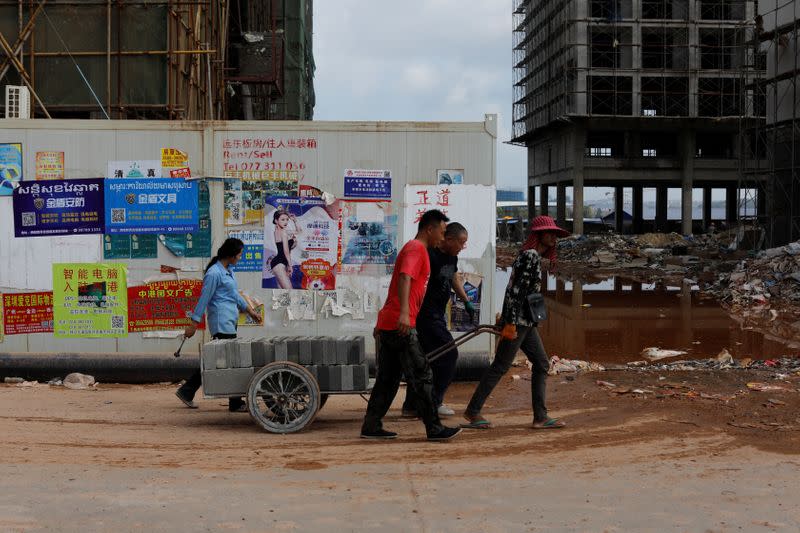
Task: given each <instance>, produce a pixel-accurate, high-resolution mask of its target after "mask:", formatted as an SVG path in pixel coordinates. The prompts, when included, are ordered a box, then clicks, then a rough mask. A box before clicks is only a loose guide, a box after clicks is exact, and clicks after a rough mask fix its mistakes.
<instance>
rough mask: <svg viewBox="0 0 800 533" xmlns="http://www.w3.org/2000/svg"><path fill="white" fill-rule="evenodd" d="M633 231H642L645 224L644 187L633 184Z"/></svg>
mask: <svg viewBox="0 0 800 533" xmlns="http://www.w3.org/2000/svg"><path fill="white" fill-rule="evenodd" d="M631 215H633V232H634V233H641V232H642V226H643V224H644V187H642V186H641V185H634V186H633V213H631Z"/></svg>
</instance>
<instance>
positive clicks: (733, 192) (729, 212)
mask: <svg viewBox="0 0 800 533" xmlns="http://www.w3.org/2000/svg"><path fill="white" fill-rule="evenodd" d="M738 210H739V190H738V189H737V188H736V185H728V186H727V187H725V220H726V221H727V222H728V226H731V225H733V224H736V220H737V219H738V218H739V217H738V216H737V214H738Z"/></svg>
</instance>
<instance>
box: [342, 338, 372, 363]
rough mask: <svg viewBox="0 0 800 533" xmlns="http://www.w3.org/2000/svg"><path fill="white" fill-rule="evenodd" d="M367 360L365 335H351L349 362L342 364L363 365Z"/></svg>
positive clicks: (348, 353)
mask: <svg viewBox="0 0 800 533" xmlns="http://www.w3.org/2000/svg"><path fill="white" fill-rule="evenodd" d="M366 360H367V346H366V339H364V337H363V336H358V337H350V350H349V351H348V352H347V362H346V363H342V364H348V365H361V364H364V362H365V361H366Z"/></svg>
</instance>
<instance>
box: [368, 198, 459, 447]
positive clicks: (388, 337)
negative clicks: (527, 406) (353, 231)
mask: <svg viewBox="0 0 800 533" xmlns="http://www.w3.org/2000/svg"><path fill="white" fill-rule="evenodd" d="M448 221H449V219H448V218H447V217H446V216H445V215H444V213H442V212H441V211H438V210H435V209H434V210H432V211H428V212H427V213H425V214H424V215H422V218H421V219H420V221H419V227H418V229H417V236H416V237H415V238H414V239H412V240H410V241H408V242H407V243H406V245H405V246H403V249H402V250H400V253H399V254H398V255H397V261H396V262H395V265H394V273H393V274H392V281H391V283H390V284H389V294H388V295H387V297H386V303H385V304H384V305H383V308H382V309H381V310H380V312H379V313H378V323H377V325H376V326H375V340H376V343H377V344H378V346H379V348H378V354H377V357H378V375H377V376H376V377H375V386H374V387H373V388H372V393H371V394H370V396H369V403H368V404H367V414H366V415H365V416H364V424H363V425H362V426H361V438H363V439H394V438H396V437H397V433H394V432H392V431H386V430H385V429H383V423H382V422H381V420H382V419H383V417H384V415H386V412H387V411H388V410H389V406H391V405H392V401H393V400H394V397H395V396H396V395H397V389H398V387H399V386H400V378H401V377H402V376H403V374H405V376H406V383H407V386H408V387H410V388H411V389H412V390H413V391H414V393H415V394H414V396H415V397H416V398H417V412H418V413H419V415H420V416H421V417H422V421H423V422H424V423H425V430H426V433H427V435H428V440H449V439H451V438H453V437H455V436H456V435H457V434H458V433H459V432H460V431H461V428H450V427H444V426H442V423H441V422H440V421H439V414H438V413H437V411H436V405H435V404H434V402H433V397H432V392H433V374H432V372H431V367H430V365H429V364H428V359H427V358H426V357H425V354H423V353H422V348H420V345H419V340H418V339H417V330H416V321H417V313H418V312H419V308H420V306H421V305H422V300H423V298H424V297H425V290H426V289H427V287H428V278H429V277H430V273H431V265H430V260H429V259H428V248H429V247H436V246H438V245H439V244H440V243H441V242H442V241H443V240H444V232H445V228H446V225H447V222H448Z"/></svg>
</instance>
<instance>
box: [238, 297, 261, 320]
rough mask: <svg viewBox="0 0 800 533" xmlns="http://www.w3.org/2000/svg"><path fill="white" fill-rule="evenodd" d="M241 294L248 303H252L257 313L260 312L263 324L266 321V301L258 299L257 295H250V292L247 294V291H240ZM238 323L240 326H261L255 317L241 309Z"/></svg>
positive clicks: (251, 305)
mask: <svg viewBox="0 0 800 533" xmlns="http://www.w3.org/2000/svg"><path fill="white" fill-rule="evenodd" d="M239 294H241V295H242V298H244V300H245V301H246V302H247V304H248V305H250V307H252V308H253V309H255V310H256V313H258V314H259V315H260V316H261V324H263V323H264V303H263V302H262V301H261V300H259V299H257V298H256V297H255V296H250V295H249V294H247V293H245V292H243V291H239ZM236 323H237V325H239V326H260V325H261V324H259V323H258V322H256V321H255V320H253V317H251V316H250V315H248V314H247V313H245V312H244V311H240V312H239V319H238V320H237V322H236Z"/></svg>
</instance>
